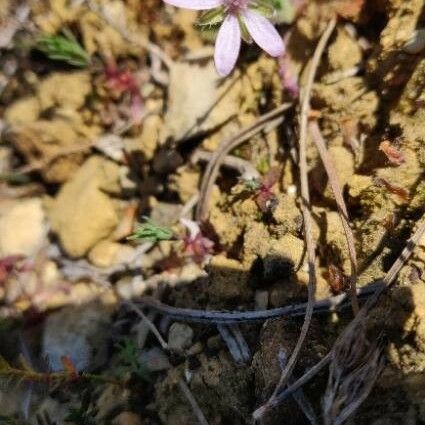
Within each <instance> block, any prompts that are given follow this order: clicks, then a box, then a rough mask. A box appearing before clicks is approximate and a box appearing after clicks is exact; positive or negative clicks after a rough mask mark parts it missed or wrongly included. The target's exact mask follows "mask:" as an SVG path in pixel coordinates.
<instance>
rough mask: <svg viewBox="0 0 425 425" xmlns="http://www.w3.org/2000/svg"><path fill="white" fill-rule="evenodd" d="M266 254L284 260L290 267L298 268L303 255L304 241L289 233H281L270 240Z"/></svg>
mask: <svg viewBox="0 0 425 425" xmlns="http://www.w3.org/2000/svg"><path fill="white" fill-rule="evenodd" d="M268 255H270V256H271V257H280V258H281V259H283V260H286V262H287V263H289V264H291V265H292V269H293V268H298V267H299V266H300V263H301V261H302V259H303V255H304V241H303V240H302V239H300V238H297V237H295V236H293V235H291V234H286V235H283V236H282V237H280V238H279V239H276V240H274V241H273V242H272V244H271V249H270V252H269V254H268Z"/></svg>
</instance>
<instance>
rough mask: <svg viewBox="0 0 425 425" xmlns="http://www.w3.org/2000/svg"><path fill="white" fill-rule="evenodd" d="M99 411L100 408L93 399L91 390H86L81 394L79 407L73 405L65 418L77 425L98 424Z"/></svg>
mask: <svg viewBox="0 0 425 425" xmlns="http://www.w3.org/2000/svg"><path fill="white" fill-rule="evenodd" d="M98 413H99V409H98V408H97V407H96V406H95V403H94V401H93V400H92V394H91V392H90V391H89V390H85V391H83V393H82V396H81V405H80V406H79V407H71V408H70V409H69V410H68V414H67V416H66V418H65V420H66V421H67V422H72V423H73V424H75V425H96V423H97V422H96V415H97V414H98Z"/></svg>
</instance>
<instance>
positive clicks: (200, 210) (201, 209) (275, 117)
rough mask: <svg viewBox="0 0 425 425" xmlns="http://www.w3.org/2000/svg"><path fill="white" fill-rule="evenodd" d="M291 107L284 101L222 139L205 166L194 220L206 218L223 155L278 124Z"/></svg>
mask: <svg viewBox="0 0 425 425" xmlns="http://www.w3.org/2000/svg"><path fill="white" fill-rule="evenodd" d="M290 107H291V104H290V103H285V104H283V105H280V106H278V107H277V108H275V109H273V110H272V111H270V112H268V113H267V114H264V115H262V116H261V117H260V118H258V119H257V121H256V122H255V123H254V124H252V125H250V126H249V127H246V128H244V129H242V130H241V131H240V132H239V133H238V134H236V135H235V136H232V137H231V138H229V139H226V140H224V141H223V142H222V143H221V145H220V147H219V148H218V150H217V151H216V152H215V153H214V156H213V157H212V158H211V161H210V162H209V163H208V165H207V168H206V169H205V172H204V175H203V178H202V183H201V187H200V190H199V201H198V206H197V209H196V220H197V221H199V222H201V221H204V219H205V218H206V213H207V211H208V205H207V202H208V199H209V197H210V194H211V190H212V187H213V185H214V182H215V180H216V178H217V175H218V171H219V168H220V163H221V160H222V159H223V157H225V156H226V155H227V154H228V153H229V152H230V151H232V150H233V149H235V148H236V147H237V146H238V145H240V144H242V143H244V142H246V141H247V140H249V139H250V138H251V137H254V136H255V135H256V134H258V133H260V132H261V131H263V130H266V129H270V130H271V129H272V128H274V127H277V126H278V125H280V123H281V120H282V117H281V115H282V113H283V112H284V111H286V110H287V109H289V108H290Z"/></svg>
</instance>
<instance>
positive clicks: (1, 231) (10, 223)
mask: <svg viewBox="0 0 425 425" xmlns="http://www.w3.org/2000/svg"><path fill="white" fill-rule="evenodd" d="M46 233H47V225H46V221H45V214H44V211H43V208H42V203H41V200H40V199H39V198H31V199H25V200H19V201H16V202H13V203H12V204H11V205H10V204H7V205H5V206H4V208H2V206H1V205H0V257H3V256H6V255H16V254H18V255H19V254H20V255H24V256H32V255H34V254H35V253H36V252H37V251H38V250H39V249H40V248H41V246H42V245H43V242H44V241H45V238H46Z"/></svg>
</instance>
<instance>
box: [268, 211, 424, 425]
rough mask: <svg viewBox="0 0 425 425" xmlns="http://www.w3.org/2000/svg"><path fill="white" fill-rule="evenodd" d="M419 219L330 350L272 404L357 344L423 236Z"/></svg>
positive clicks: (274, 404) (281, 399)
mask: <svg viewBox="0 0 425 425" xmlns="http://www.w3.org/2000/svg"><path fill="white" fill-rule="evenodd" d="M421 221H422V222H421V224H420V225H419V227H418V228H417V229H416V231H415V232H414V234H413V235H412V237H411V238H410V239H409V240H408V241H407V243H406V246H405V248H404V249H403V251H402V252H401V254H400V255H399V256H398V257H397V259H396V261H395V262H394V263H393V265H392V266H391V268H390V270H388V272H387V273H386V275H385V276H384V278H383V279H382V283H383V285H382V286H381V287H379V288H378V289H377V291H376V292H375V293H374V294H373V295H372V297H371V298H369V300H368V301H367V302H366V304H365V305H364V306H363V308H362V309H361V310H360V312H359V314H357V316H356V317H355V318H354V319H353V320H352V321H351V323H350V324H349V325H348V327H347V328H346V329H345V330H344V331H343V332H342V333H341V335H340V337H339V338H338V340H337V342H336V343H335V345H334V347H333V348H332V350H331V351H330V352H329V353H328V354H327V355H326V356H325V357H323V358H322V359H321V360H320V361H319V362H318V363H317V364H316V365H314V366H313V367H312V368H311V369H309V370H308V371H307V372H306V373H305V374H304V375H303V376H301V377H300V378H299V379H298V380H297V381H296V382H294V383H293V384H291V385H290V386H289V387H288V388H287V389H286V390H284V391H282V392H281V393H279V394H278V395H277V396H276V397H275V399H274V401H273V406H277V405H278V404H279V403H282V402H283V401H284V400H286V399H287V398H288V397H289V396H291V395H292V394H293V393H294V392H295V391H297V390H298V389H299V388H301V387H302V386H303V385H305V384H306V383H307V382H308V381H309V380H311V379H312V378H313V377H314V376H315V375H317V374H318V373H319V372H320V371H321V370H322V369H323V368H324V367H325V366H326V365H327V364H328V363H329V362H331V361H332V360H333V359H334V358H335V354H334V353H335V352H338V351H339V352H340V354H339V355H338V354H337V355H336V358H337V359H338V360H339V364H341V363H340V359H341V358H343V352H344V351H345V352H347V353H348V354H349V350H347V347H351V346H356V344H358V342H357V340H356V339H357V335H361V333H359V329H360V330H361V329H362V327H363V328H364V327H365V324H366V322H367V318H368V314H369V312H370V310H371V309H372V308H373V307H374V306H375V305H376V303H377V302H378V300H379V298H380V297H381V295H382V294H383V293H384V292H385V291H386V290H387V289H389V288H390V287H391V285H392V284H393V283H394V281H395V279H396V277H397V275H398V273H399V272H400V270H401V268H402V267H403V265H404V264H405V263H406V261H407V260H408V259H409V257H410V255H411V254H412V252H413V250H414V249H415V248H416V246H417V245H418V244H419V242H420V241H421V239H422V238H423V237H424V236H425V215H424V216H423V217H422V218H421ZM359 345H360V344H359ZM363 346H364V345H363ZM378 351H379V350H378ZM378 351H376V350H375V355H374V356H372V357H371V358H370V361H371V362H372V363H373V364H375V365H376V367H373V368H372V369H373V370H374V371H375V373H379V370H378V369H379V364H378V360H379V359H378V358H377V357H375V356H377V353H378ZM372 366H373V365H372ZM334 367H335V366H334ZM372 369H371V370H372ZM369 372H370V371H369ZM369 372H368V373H369ZM359 375H360V373H359ZM374 379H376V378H374ZM369 384H370V383H369ZM364 391H367V387H366V386H365V387H364ZM369 391H370V390H369ZM366 395H367V394H366ZM361 401H363V400H361ZM361 401H360V403H361ZM360 403H358V405H357V407H358V406H359V405H360ZM273 406H272V407H273ZM351 406H353V405H351ZM357 407H356V408H357ZM354 410H355V409H350V412H351V413H350V414H352V413H354ZM333 425H334V424H333Z"/></svg>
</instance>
